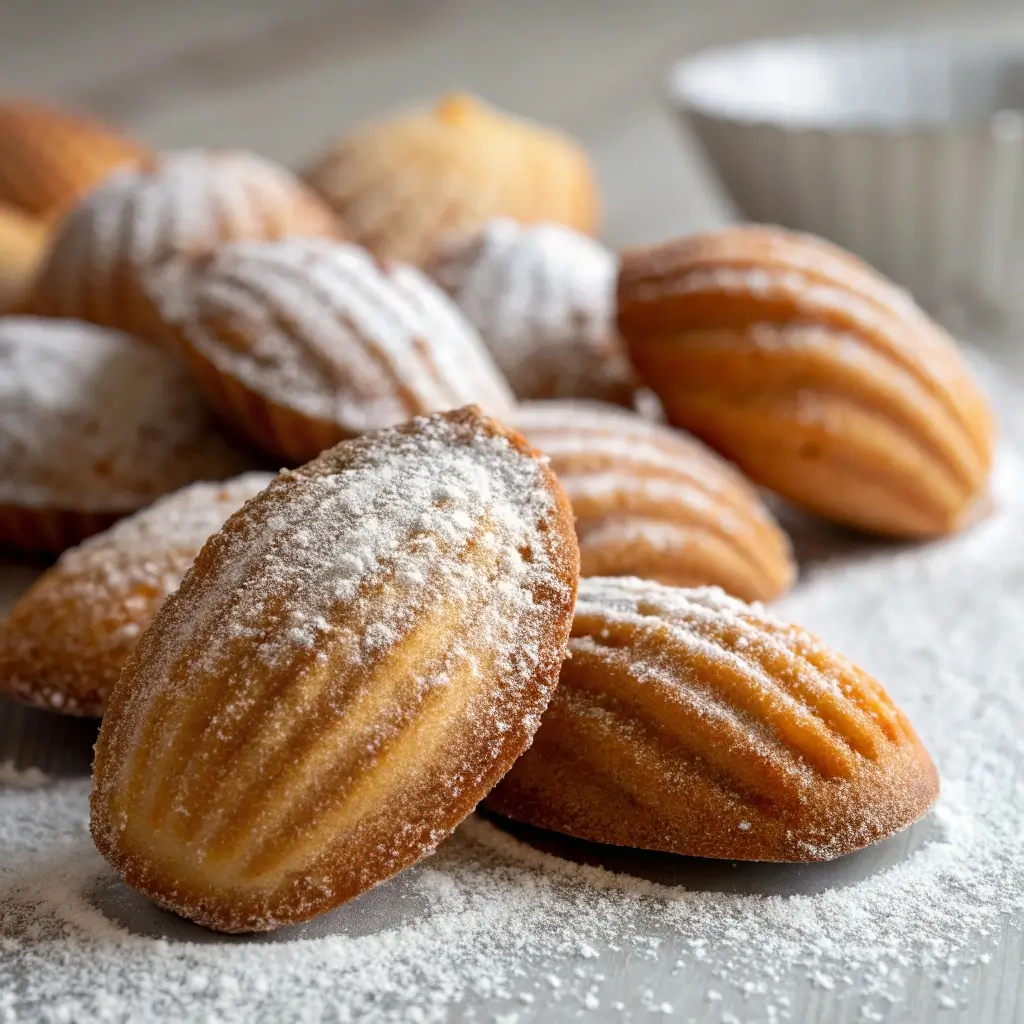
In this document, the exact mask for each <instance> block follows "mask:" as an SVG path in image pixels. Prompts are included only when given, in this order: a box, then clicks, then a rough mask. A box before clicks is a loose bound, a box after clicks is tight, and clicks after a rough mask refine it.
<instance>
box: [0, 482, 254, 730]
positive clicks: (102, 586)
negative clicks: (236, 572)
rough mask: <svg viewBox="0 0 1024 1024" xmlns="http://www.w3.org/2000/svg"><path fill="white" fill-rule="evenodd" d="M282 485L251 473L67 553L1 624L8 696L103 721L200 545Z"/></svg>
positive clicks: (196, 487) (171, 502) (166, 504)
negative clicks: (130, 661)
mask: <svg viewBox="0 0 1024 1024" xmlns="http://www.w3.org/2000/svg"><path fill="white" fill-rule="evenodd" d="M271 479H273V477H272V476H271V475H270V474H269V473H246V474H243V475H242V476H239V477H236V478H234V479H232V480H228V481H225V482H224V483H197V484H192V485H191V486H189V487H186V488H184V489H182V490H180V491H176V492H175V493H173V494H171V495H168V496H166V497H164V498H162V499H160V500H159V501H157V502H155V503H154V504H153V505H151V506H149V507H148V508H146V509H144V510H143V511H141V512H138V513H136V514H135V515H133V516H130V517H129V518H127V519H122V520H121V521H120V522H118V523H116V524H115V525H114V526H112V527H111V528H110V529H109V530H106V531H104V532H103V533H101V534H99V535H97V536H94V537H91V538H90V539H89V540H87V541H85V542H84V543H83V544H80V545H79V546H78V547H75V548H71V549H70V550H68V551H65V552H64V554H63V555H61V557H60V558H59V559H58V561H57V564H56V565H55V566H54V567H53V568H51V569H50V570H49V571H48V572H47V573H46V574H45V575H44V577H43V578H42V579H40V580H39V581H38V582H37V583H36V584H35V586H33V587H32V588H31V590H30V591H29V592H28V593H27V594H26V595H25V596H24V597H23V599H22V600H21V601H20V602H19V603H18V604H17V605H16V607H15V608H14V609H13V611H12V613H11V617H10V619H9V621H8V622H7V623H0V691H6V692H7V693H9V694H11V695H13V696H16V697H19V698H20V699H22V700H25V701H28V702H30V703H32V704H36V705H38V706H40V707H46V708H52V709H54V710H57V711H62V712H64V713H69V714H82V715H98V714H102V713H103V710H104V708H105V706H106V702H107V697H108V696H109V693H110V691H111V690H112V689H113V686H114V684H115V683H116V682H117V679H118V677H119V676H120V674H121V669H122V667H123V666H124V663H125V661H126V660H127V658H128V655H129V654H130V653H131V651H132V650H133V649H134V648H135V645H136V643H137V642H138V639H139V637H140V636H141V635H142V633H143V631H144V630H145V629H146V627H147V626H148V625H149V622H150V620H151V619H152V617H153V614H154V613H155V612H156V610H157V609H158V608H159V607H160V605H161V603H162V602H163V600H164V598H166V596H167V595H168V594H170V593H172V592H173V591H174V590H175V589H177V587H178V584H179V583H180V582H181V579H182V577H183V576H184V575H185V573H186V571H187V570H188V568H189V566H190V565H191V564H192V561H193V559H194V558H195V556H196V555H197V554H198V553H199V549H200V548H201V547H202V546H203V544H205V543H206V540H207V539H208V538H209V537H210V535H211V534H213V533H214V532H216V531H217V530H218V529H219V528H220V527H221V526H222V525H223V523H224V521H225V520H226V519H227V518H228V516H229V515H231V514H232V513H233V512H234V511H235V510H236V509H238V508H239V507H240V506H241V505H242V504H243V503H244V502H245V501H247V500H248V499H249V498H251V497H253V495H255V494H257V493H259V491H261V490H262V489H263V488H264V487H266V486H267V484H268V483H269V482H270V481H271Z"/></svg>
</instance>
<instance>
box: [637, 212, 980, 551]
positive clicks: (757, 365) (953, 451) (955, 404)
mask: <svg viewBox="0 0 1024 1024" xmlns="http://www.w3.org/2000/svg"><path fill="white" fill-rule="evenodd" d="M618 303H619V314H618V316H619V328H620V330H621V332H622V334H623V335H624V337H625V339H626V342H627V344H628V347H629V350H630V354H631V355H632V358H633V361H634V363H635V364H636V367H637V369H638V370H639V371H640V374H641V376H642V377H644V379H645V380H646V382H647V383H648V385H649V386H650V387H651V388H652V389H653V390H654V391H655V392H656V393H657V395H658V397H659V398H660V399H661V402H662V405H663V406H664V408H665V412H666V415H667V416H668V418H669V420H670V421H671V422H672V423H674V424H676V425H677V426H681V427H685V428H686V429H688V430H692V431H693V432H694V433H695V434H697V435H698V436H699V437H701V438H703V439H704V440H705V441H707V442H708V443H709V444H710V445H711V446H712V447H714V448H716V449H718V450H719V451H720V452H721V453H722V454H723V455H726V456H727V457H728V458H730V459H732V460H733V461H734V462H736V463H737V464H738V465H739V466H740V468H741V469H743V470H744V472H746V473H747V475H748V476H750V477H751V478H752V479H754V480H755V481H757V482H758V483H760V484H763V485H765V486H766V487H770V488H772V489H773V490H775V491H778V492H779V493H780V494H781V495H783V496H784V497H786V498H788V499H789V500H790V501H792V502H794V503H795V504H797V505H801V506H803V507H804V508H806V509H807V510H809V511H811V512H814V513H817V514H819V515H822V516H824V517H826V518H828V519H832V520H834V521H836V522H839V523H843V524H846V525H848V526H853V527H857V528H860V529H863V530H868V531H871V532H875V533H880V534H885V535H890V536H894V537H908V538H913V537H929V536H935V535H939V534H944V533H949V532H951V531H954V530H956V529H958V528H959V527H961V526H962V525H964V524H965V523H966V522H969V521H970V520H971V519H972V518H973V517H974V515H975V512H974V509H973V506H974V505H975V504H976V502H977V501H978V499H979V498H980V497H981V496H982V495H983V493H984V491H985V489H986V484H987V479H988V474H989V467H990V463H991V455H992V432H993V426H992V416H991V413H990V412H989V410H988V407H987V406H986V403H985V399H984V398H983V397H982V395H981V394H980V392H979V390H978V388H977V385H976V384H975V383H974V381H973V380H972V378H971V376H970V374H969V373H968V371H967V368H966V366H965V365H964V361H963V359H962V357H961V355H960V353H959V352H958V351H957V348H956V346H955V344H954V343H953V341H952V339H950V337H949V336H948V335H947V334H946V333H945V332H944V331H943V330H942V329H941V328H940V327H939V326H938V325H936V324H935V323H933V322H932V321H931V320H929V319H928V318H927V317H926V316H925V314H924V313H922V312H921V310H920V309H918V308H917V307H916V306H915V305H914V304H913V302H912V300H911V299H910V298H909V296H908V295H907V294H906V293H904V292H902V291H900V290H899V289H898V288H896V286H895V285H892V284H890V283H889V282H888V281H886V280H885V279H884V278H882V277H880V276H879V275H877V274H876V273H875V272H874V271H873V270H871V269H870V268H869V267H867V266H866V265H864V264H862V263H860V262H859V261H858V260H856V259H855V258H854V257H852V256H850V255H849V254H848V253H845V252H843V251H842V250H841V249H838V248H836V247H835V246H833V245H830V244H829V243H827V242H823V241H820V240H818V239H814V238H810V237H808V236H804V235H796V234H791V233H789V232H786V231H782V230H781V229H778V228H764V227H742V228H728V229H725V230H723V231H720V232H715V233H712V234H708V235H698V236H695V237H693V238H688V239H682V240H679V241H676V242H670V243H667V244H665V245H662V246H656V247H654V248H651V249H644V250H636V251H633V252H627V253H625V254H624V255H623V257H622V267H621V273H620V276H619V287H618Z"/></svg>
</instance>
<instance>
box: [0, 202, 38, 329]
mask: <svg viewBox="0 0 1024 1024" xmlns="http://www.w3.org/2000/svg"><path fill="white" fill-rule="evenodd" d="M47 237H48V232H47V229H46V225H45V224H44V223H43V221H41V220H40V219H39V218H38V217H32V216H29V215H28V214H26V213H22V211H21V210H19V209H18V208H17V207H14V206H10V205H8V204H7V203H4V202H3V201H0V314H4V313H8V312H11V311H13V310H14V309H16V308H17V307H19V306H20V305H21V304H22V303H23V302H24V301H25V299H26V296H27V294H28V290H29V287H30V285H31V283H32V279H33V276H34V275H35V272H36V268H37V267H38V265H39V261H40V259H42V255H43V250H44V249H45V247H46V240H47Z"/></svg>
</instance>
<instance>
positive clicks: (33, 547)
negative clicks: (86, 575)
mask: <svg viewBox="0 0 1024 1024" xmlns="http://www.w3.org/2000/svg"><path fill="white" fill-rule="evenodd" d="M251 465H252V464H251V461H250V460H249V458H248V457H246V456H245V455H243V454H241V453H240V452H239V451H237V450H235V449H234V448H232V447H231V446H230V445H229V444H228V443H227V442H226V441H225V440H224V438H223V437H222V436H221V434H220V433H219V431H218V428H217V424H216V422H215V421H214V419H213V417H212V416H211V414H210V412H209V410H208V409H207V407H206V404H205V403H204V402H203V399H202V396H201V395H200V394H199V392H198V391H197V390H196V387H195V385H194V384H193V383H192V381H191V380H190V379H189V375H188V371H187V369H186V368H185V366H183V365H182V364H181V363H180V362H179V360H177V359H176V358H175V357H174V356H172V355H170V354H169V353H167V352H165V351H163V350H162V349H161V348H159V347H158V346H156V345H154V344H152V343H151V342H147V341H143V340H142V339H140V338H132V337H130V336H128V335H127V334H122V333H121V332H120V331H112V330H107V329H105V328H102V327H96V326H94V325H92V324H87V323H82V322H80V321H77V320H51V319H47V318H43V317H3V318H0V546H11V547H16V548H20V549H22V550H26V551H52V552H58V551H62V550H63V549H64V548H66V547H70V546H71V545H72V544H77V543H78V542H79V541H81V540H82V539H84V538H85V537H87V536H89V535H90V534H92V533H97V532H99V531H100V530H103V529H105V528H106V527H108V526H109V525H110V524H111V523H112V522H113V521H114V520H115V519H118V518H120V517H121V516H125V515H128V514H129V513H131V512H135V511H137V510H138V509H140V508H144V507H145V506H146V505H149V504H151V503H152V502H153V501H155V500H156V499H157V498H159V497H160V496H161V495H163V494H167V493H169V492H170V491H175V490H177V489H178V488H180V487H184V486H185V485H186V484H190V483H193V482H194V481H197V480H221V479H224V478H225V477H229V476H234V475H235V474H236V473H239V472H242V471H243V470H245V469H248V468H250V467H251Z"/></svg>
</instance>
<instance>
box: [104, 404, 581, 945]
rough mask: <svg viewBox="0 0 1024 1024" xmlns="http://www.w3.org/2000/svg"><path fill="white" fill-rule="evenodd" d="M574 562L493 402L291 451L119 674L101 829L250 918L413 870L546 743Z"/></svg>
mask: <svg viewBox="0 0 1024 1024" xmlns="http://www.w3.org/2000/svg"><path fill="white" fill-rule="evenodd" d="M578 565H579V563H578V552H577V548H576V541H575V538H574V536H573V532H572V520H571V513H570V511H569V507H568V503H567V502H566V501H565V497H564V495H563V494H562V493H561V490H560V489H559V487H558V484H557V482H556V480H555V477H554V475H553V474H552V473H551V471H550V469H548V467H547V465H546V463H545V462H544V460H543V459H542V458H541V457H540V456H539V454H538V453H536V452H535V451H533V450H532V449H530V448H529V446H528V445H527V444H526V443H525V442H524V441H523V440H522V438H520V437H519V436H518V435H515V434H510V433H508V432H506V431H505V430H504V429H502V428H501V427H500V426H498V425H497V424H496V423H495V422H494V421H493V420H489V419H487V418H485V417H483V416H482V415H480V414H479V412H478V411H477V410H475V409H472V408H467V409H462V410H458V411H456V412H452V413H446V414H442V415H436V416H432V417H427V418H419V419H416V420H413V421H412V422H410V423H408V424H406V425H404V426H401V427H399V428H397V429H392V430H386V431H382V432H380V433H377V434H369V435H365V436H364V437H361V438H357V439H355V440H354V441H350V442H346V443H344V444H340V445H338V446H337V447H336V448H334V449H332V450H331V451H328V452H325V453H324V454H323V455H322V456H321V457H320V458H318V459H316V460H315V461H313V462H312V463H310V464H309V465H306V466H303V467H302V468H300V469H298V470H296V471H294V472H287V471H286V472H283V473H282V474H281V475H280V476H278V477H277V478H276V479H275V480H274V482H273V483H271V484H270V486H269V487H268V488H267V489H266V490H265V491H263V492H262V493H261V494H260V495H259V496H257V497H256V498H255V499H253V500H252V501H250V502H249V503H248V504H247V505H246V506H245V507H244V508H243V509H242V510H241V511H240V512H238V513H236V514H235V515H234V516H233V517H232V518H231V519H229V520H228V522H227V524H226V525H225V526H224V528H223V529H222V530H221V531H220V532H219V533H218V534H216V535H215V536H214V537H213V538H212V539H211V540H210V541H209V543H207V545H206V546H205V547H204V548H203V550H202V552H201V553H200V555H199V557H198V558H197V559H196V562H195V564H194V565H193V567H192V569H191V570H190V571H189V573H188V575H187V576H186V577H185V580H184V582H183V583H182V585H181V587H180V588H179V589H178V590H177V592H176V593H175V594H173V595H172V596H171V597H170V598H169V599H168V600H167V601H166V602H165V604H164V605H163V607H162V608H161V610H160V612H159V613H158V614H157V616H156V618H155V619H154V620H153V623H152V625H151V626H150V628H149V630H148V631H147V632H146V634H145V635H144V636H143V638H142V641H141V642H140V644H139V646H138V648H137V649H136V651H135V653H134V654H133V655H132V657H131V659H130V660H129V662H128V665H127V666H126V668H125V671H124V673H123V675H122V676H121V679H120V681H119V682H118V684H117V686H116V688H115V690H114V694H113V697H112V698H111V701H110V706H109V708H108V711H107V714H106V716H105V718H104V720H103V725H102V728H101V731H100V738H99V742H98V745H97V748H96V763H95V774H94V788H93V795H92V834H93V837H94V839H95V841H96V844H97V846H98V847H99V849H100V851H101V852H102V853H103V854H104V856H105V857H107V859H108V860H109V861H110V862H111V863H112V864H113V865H114V866H115V867H116V868H117V869H118V871H120V872H121V874H122V875H123V876H124V878H125V880H126V881H127V882H128V883H129V884H130V885H133V886H134V887H136V888H137V889H139V890H140V891H141V892H143V893H145V894H146V895H148V896H150V897H151V898H152V899H154V900H155V901H156V902H158V903H159V904H161V905H162V906H165V907H167V908H169V909H171V910H174V911H176V912H177V913H179V914H182V915H183V916H185V917H189V918H191V919H192V920H194V921H197V922H199V923H200V924H204V925H207V926H209V927H212V928H217V929H220V930H223V931H232V932H240V931H263V930H267V929H271V928H274V927H277V926H278V925H282V924H288V923H292V922H297V921H303V920H307V919H308V918H311V917H313V916H314V915H316V914H318V913H321V912H322V911H324V910H327V909H329V908H331V907H334V906H336V905H338V904H339V903H342V902H344V901H345V900H348V899H351V898H352V897H353V896H356V895H358V894H359V893H360V892H362V891H363V890H365V889H368V888H369V887H371V886H372V885H375V884H376V883H377V882H379V881H381V880H382V879H384V878H388V877H390V876H391V875H393V874H395V873H396V872H398V871H400V870H402V869H403V868H404V867H406V866H408V865H409V864H411V863H413V862H414V861H415V860H417V859H418V858H420V857H421V856H423V855H424V854H425V853H427V852H428V851H430V850H432V849H433V848H434V847H435V846H436V845H437V844H438V843H439V842H440V841H441V840H442V839H444V838H445V836H447V835H448V834H449V833H450V832H451V830H452V829H453V828H454V827H455V826H456V825H457V824H458V822H459V821H461V820H462V818H463V817H465V815H467V814H468V813H469V812H470V811H471V810H472V809H473V807H474V806H475V805H476V803H477V802H478V801H479V800H480V799H481V798H482V797H483V795H484V794H485V793H486V792H487V791H488V790H490V789H491V788H492V786H493V785H494V783H495V782H497V780H498V779H499V778H500V777H501V776H502V775H503V774H504V773H505V772H506V771H507V770H508V768H509V767H510V766H511V764H512V762H513V761H514V759H515V758H516V757H517V756H518V755H519V754H520V753H521V752H522V750H523V748H524V747H525V746H526V745H527V744H528V743H529V741H530V738H531V737H532V735H533V733H534V730H535V729H536V728H537V725H538V724H539V720H540V715H541V713H542V712H543V710H544V708H545V706H546V705H547V702H548V699H549V697H550V695H551V691H552V689H553V688H554V686H555V683H556V681H557V678H558V671H559V668H560V665H561V661H562V657H563V655H564V652H565V642H566V639H567V637H568V633H569V627H570V623H571V618H572V608H573V603H574V598H575V592H576V580H577V573H578Z"/></svg>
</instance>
